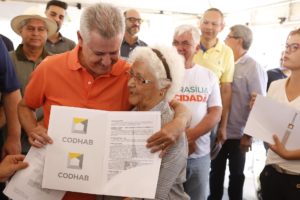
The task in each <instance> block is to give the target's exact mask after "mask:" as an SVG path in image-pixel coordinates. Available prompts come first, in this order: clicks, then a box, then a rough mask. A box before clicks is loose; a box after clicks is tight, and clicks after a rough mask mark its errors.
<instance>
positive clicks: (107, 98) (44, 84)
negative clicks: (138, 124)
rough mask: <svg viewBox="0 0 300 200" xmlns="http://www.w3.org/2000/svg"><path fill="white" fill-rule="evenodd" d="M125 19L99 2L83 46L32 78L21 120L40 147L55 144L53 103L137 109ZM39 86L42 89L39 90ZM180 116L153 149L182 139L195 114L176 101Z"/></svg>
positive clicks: (75, 198) (89, 11)
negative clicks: (124, 55)
mask: <svg viewBox="0 0 300 200" xmlns="http://www.w3.org/2000/svg"><path fill="white" fill-rule="evenodd" d="M124 22H125V20H124V16H123V14H122V13H121V11H120V10H119V9H118V8H117V7H115V6H112V5H110V4H107V3H98V4H94V5H91V6H89V7H87V8H85V9H84V11H83V12H82V15H81V20H80V31H78V32H77V36H78V45H77V46H76V47H75V48H74V49H73V50H71V51H68V52H65V53H62V54H57V55H53V56H50V57H48V58H47V59H45V60H44V61H43V62H42V63H41V64H40V65H39V66H38V67H37V68H36V70H34V72H33V73H32V75H31V79H30V81H29V83H28V85H27V87H26V90H25V94H24V98H23V99H22V101H21V102H20V103H19V107H18V108H19V110H18V111H19V118H20V122H21V125H22V127H23V128H24V130H25V131H26V133H27V134H28V138H29V142H30V144H31V145H33V146H35V147H42V146H43V145H46V144H49V143H52V142H53V141H52V139H51V138H50V137H49V136H48V135H47V128H48V124H49V114H50V109H51V105H63V106H73V107H81V108H92V109H100V110H109V111H126V110H130V109H131V107H132V106H131V105H130V103H129V102H128V97H129V89H128V88H127V82H128V80H129V77H130V76H129V75H128V74H127V73H126V72H127V71H128V70H129V67H130V66H129V64H128V63H127V62H126V61H125V60H122V59H121V58H119V52H120V46H121V43H122V39H123V36H124V31H125V25H124ZM37 86H38V87H37ZM172 105H173V106H174V109H175V111H176V115H175V118H174V119H173V120H172V121H171V122H170V123H167V124H165V126H164V127H162V129H161V130H160V131H159V132H157V133H155V134H154V136H153V137H151V138H149V140H148V147H149V148H150V149H151V150H152V151H154V152H156V151H160V150H161V143H162V140H161V138H162V137H163V142H164V144H165V146H164V149H168V148H170V147H171V146H172V144H174V143H175V142H176V141H177V138H179V137H180V136H181V135H182V132H183V131H184V129H185V127H186V124H187V123H188V120H189V119H190V113H189V111H188V110H187V109H186V108H185V107H184V106H183V105H181V104H179V103H177V102H174V103H172ZM41 106H43V111H44V124H43V125H41V124H39V123H37V121H36V119H35V116H34V115H33V111H34V110H35V109H36V108H39V107H41ZM95 198H96V197H95V195H89V194H83V193H72V192H68V193H67V194H66V195H65V196H64V198H63V199H64V200H66V199H68V200H70V199H72V200H80V199H82V200H83V199H84V200H94V199H95Z"/></svg>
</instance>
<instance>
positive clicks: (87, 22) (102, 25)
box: [80, 3, 125, 40]
mask: <svg viewBox="0 0 300 200" xmlns="http://www.w3.org/2000/svg"><path fill="white" fill-rule="evenodd" d="M91 31H96V32H97V33H99V34H100V35H101V36H102V37H104V38H106V39H110V38H113V37H115V36H118V35H120V34H121V35H122V36H123V34H124V31H125V23H124V16H123V14H122V12H121V10H120V9H119V8H117V7H115V6H113V5H111V4H107V3H98V4H94V5H91V6H89V7H87V8H85V9H84V11H83V12H82V15H81V18H80V33H81V36H82V37H83V38H84V39H85V40H89V36H90V32H91Z"/></svg>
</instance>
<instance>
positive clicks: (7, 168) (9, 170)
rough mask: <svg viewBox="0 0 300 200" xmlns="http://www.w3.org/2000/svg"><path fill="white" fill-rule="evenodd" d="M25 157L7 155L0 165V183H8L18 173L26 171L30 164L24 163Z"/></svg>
mask: <svg viewBox="0 0 300 200" xmlns="http://www.w3.org/2000/svg"><path fill="white" fill-rule="evenodd" d="M24 158H25V156H24V155H7V156H6V157H5V158H4V159H3V160H2V161H1V163H0V182H4V181H6V180H7V179H8V178H9V177H11V176H12V175H13V174H14V173H15V172H16V171H18V170H21V169H24V168H26V167H27V166H28V163H26V162H23V160H24Z"/></svg>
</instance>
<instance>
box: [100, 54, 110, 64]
mask: <svg viewBox="0 0 300 200" xmlns="http://www.w3.org/2000/svg"><path fill="white" fill-rule="evenodd" d="M111 63H112V60H111V57H110V55H109V54H105V55H104V56H103V57H102V64H103V65H104V66H109V65H111Z"/></svg>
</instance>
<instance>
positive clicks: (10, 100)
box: [2, 90, 21, 156]
mask: <svg viewBox="0 0 300 200" xmlns="http://www.w3.org/2000/svg"><path fill="white" fill-rule="evenodd" d="M20 100H21V94H20V90H15V91H13V92H9V93H3V107H4V113H5V116H6V123H7V137H6V140H5V143H4V145H3V151H2V156H6V155H8V154H19V153H21V126H20V123H19V120H18V114H17V105H18V103H19V101H20Z"/></svg>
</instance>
